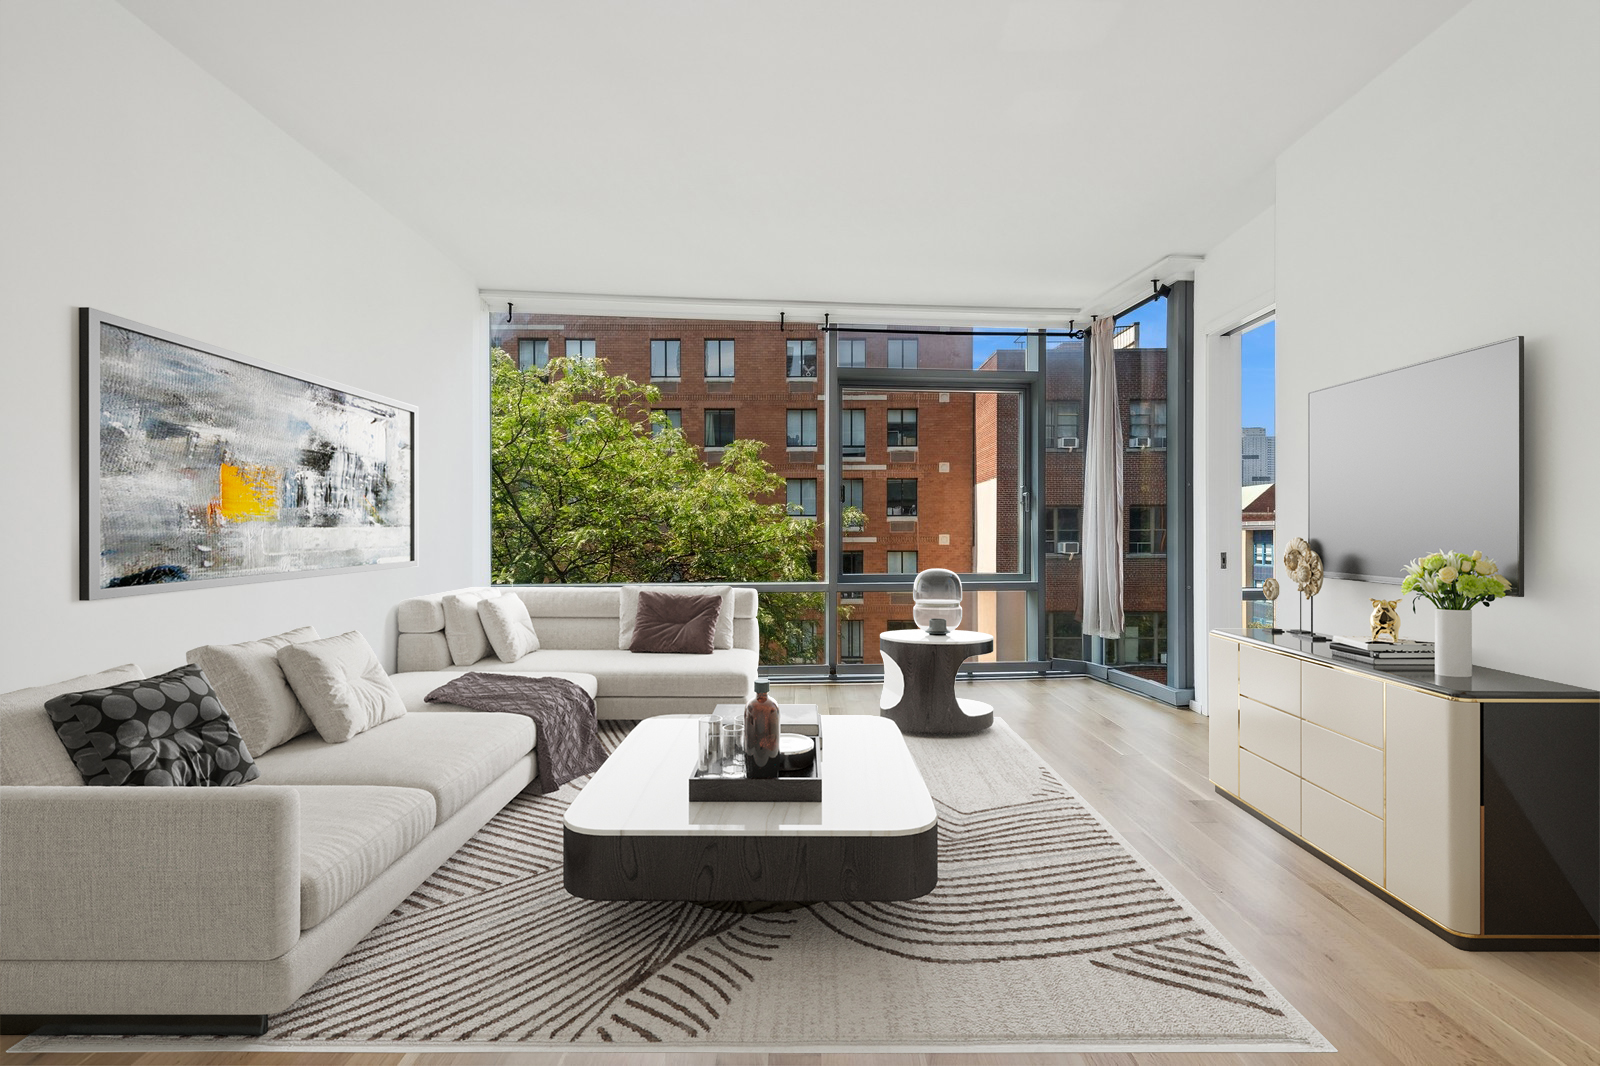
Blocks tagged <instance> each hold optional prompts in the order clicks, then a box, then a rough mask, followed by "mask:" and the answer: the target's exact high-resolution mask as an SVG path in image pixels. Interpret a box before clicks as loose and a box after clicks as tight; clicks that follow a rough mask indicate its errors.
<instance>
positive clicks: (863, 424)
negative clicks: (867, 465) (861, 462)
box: [839, 407, 867, 459]
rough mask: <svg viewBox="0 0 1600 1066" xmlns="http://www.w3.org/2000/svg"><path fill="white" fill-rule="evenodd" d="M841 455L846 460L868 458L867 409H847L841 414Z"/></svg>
mask: <svg viewBox="0 0 1600 1066" xmlns="http://www.w3.org/2000/svg"><path fill="white" fill-rule="evenodd" d="M839 454H840V456H841V457H842V458H845V459H865V458H866V457H867V409H866V408H865V407H846V408H845V409H844V410H843V411H841V412H839Z"/></svg>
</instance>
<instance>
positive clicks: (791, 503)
mask: <svg viewBox="0 0 1600 1066" xmlns="http://www.w3.org/2000/svg"><path fill="white" fill-rule="evenodd" d="M783 480H784V505H783V506H784V510H786V511H788V513H789V517H790V518H815V517H817V479H816V478H814V477H790V478H784V479H783ZM807 486H809V487H810V491H809V492H807V491H806V489H807ZM796 488H798V489H799V490H800V502H799V503H798V504H796V503H795V499H794V497H795V489H796ZM807 497H809V498H810V507H811V509H810V510H806V509H805V508H806V500H807ZM796 506H798V507H800V510H798V511H796V510H795V509H794V508H795V507H796Z"/></svg>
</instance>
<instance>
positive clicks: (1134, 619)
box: [1117, 611, 1167, 665]
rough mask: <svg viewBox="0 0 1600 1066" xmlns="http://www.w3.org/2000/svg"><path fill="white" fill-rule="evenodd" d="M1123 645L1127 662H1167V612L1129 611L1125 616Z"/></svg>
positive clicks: (1123, 654) (1122, 650)
mask: <svg viewBox="0 0 1600 1066" xmlns="http://www.w3.org/2000/svg"><path fill="white" fill-rule="evenodd" d="M1122 625H1123V629H1122V640H1121V642H1120V643H1121V645H1122V646H1121V647H1120V648H1118V649H1117V651H1118V654H1119V655H1120V656H1121V658H1122V661H1123V662H1125V663H1150V664H1152V665H1153V664H1157V663H1165V662H1166V661H1167V613H1166V612H1165V611H1129V612H1128V614H1127V615H1126V617H1124V618H1123V622H1122Z"/></svg>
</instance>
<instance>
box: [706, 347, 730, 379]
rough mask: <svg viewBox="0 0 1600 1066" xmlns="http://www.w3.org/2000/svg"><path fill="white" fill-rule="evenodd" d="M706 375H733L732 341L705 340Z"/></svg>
mask: <svg viewBox="0 0 1600 1066" xmlns="http://www.w3.org/2000/svg"><path fill="white" fill-rule="evenodd" d="M706 377H708V378H731V377H733V341H731V340H716V341H706Z"/></svg>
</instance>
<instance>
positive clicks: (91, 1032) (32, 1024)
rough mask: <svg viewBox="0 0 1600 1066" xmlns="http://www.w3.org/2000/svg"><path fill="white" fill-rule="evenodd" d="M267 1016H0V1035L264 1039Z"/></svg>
mask: <svg viewBox="0 0 1600 1066" xmlns="http://www.w3.org/2000/svg"><path fill="white" fill-rule="evenodd" d="M266 1031H267V1016H266V1015H265V1014H0V1036H27V1035H28V1034H30V1033H37V1034H39V1035H40V1036H261V1035H262V1034H263V1033H265V1032H266Z"/></svg>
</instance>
